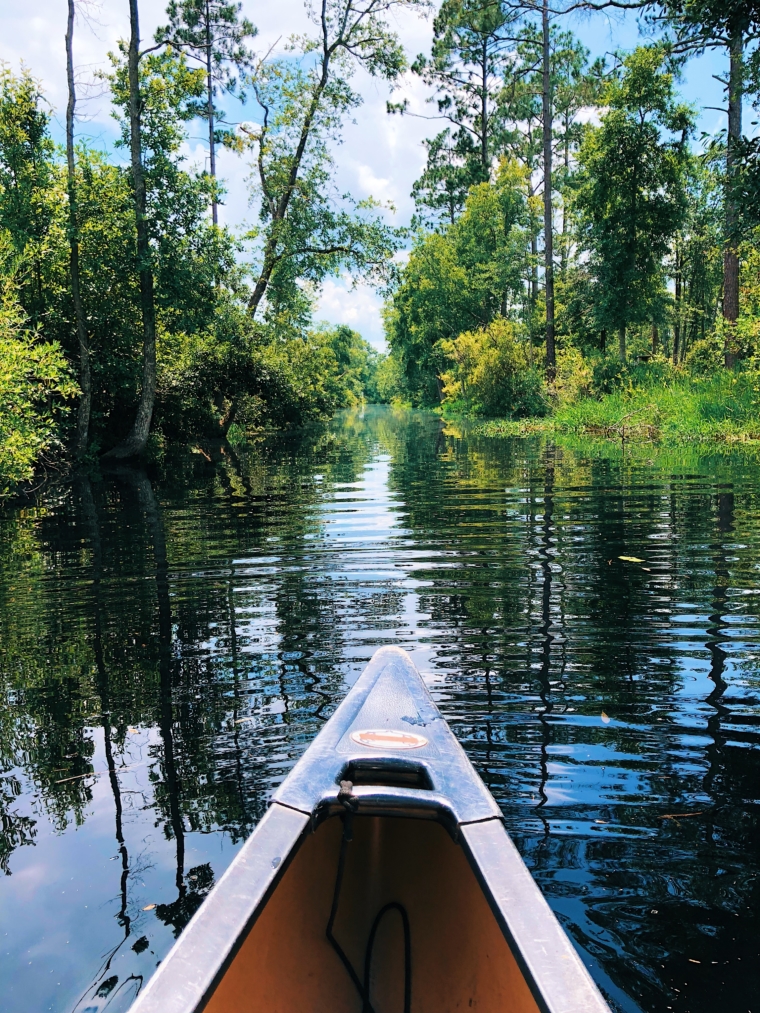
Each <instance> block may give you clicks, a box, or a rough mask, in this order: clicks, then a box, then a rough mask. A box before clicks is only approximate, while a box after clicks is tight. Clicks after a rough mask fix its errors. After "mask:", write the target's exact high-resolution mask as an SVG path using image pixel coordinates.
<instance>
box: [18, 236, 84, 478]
mask: <svg viewBox="0 0 760 1013" xmlns="http://www.w3.org/2000/svg"><path fill="white" fill-rule="evenodd" d="M0 240H1V242H0V492H3V493H4V492H7V491H8V488H9V487H10V486H12V485H13V484H14V483H18V482H23V481H27V480H28V479H30V478H32V477H33V475H34V469H35V467H36V466H37V464H38V463H39V460H40V458H41V457H42V456H43V455H45V454H50V453H53V452H54V451H55V450H57V449H59V446H60V442H59V439H60V436H59V434H60V429H59V424H58V422H59V416H60V412H61V408H62V407H63V402H64V399H69V398H73V397H74V396H75V395H76V394H77V392H78V391H77V386H76V384H75V383H74V381H73V378H72V376H71V373H70V370H69V367H68V365H67V363H66V359H65V357H64V355H63V353H62V351H61V348H60V346H59V345H58V344H57V343H55V342H44V341H40V340H38V339H37V337H36V335H35V333H34V331H33V330H30V329H29V328H28V326H27V318H26V315H25V313H24V311H23V309H22V307H21V305H20V302H19V299H18V294H19V288H20V285H19V284H18V283H17V282H16V280H15V278H14V273H15V271H14V260H15V264H18V260H17V259H16V258H15V256H14V251H13V248H12V244H11V241H10V239H9V237H8V234H7V233H3V234H2V235H1V236H0Z"/></svg>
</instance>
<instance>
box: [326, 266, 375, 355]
mask: <svg viewBox="0 0 760 1013" xmlns="http://www.w3.org/2000/svg"><path fill="white" fill-rule="evenodd" d="M382 305H383V301H382V299H381V298H380V296H379V295H378V294H377V292H375V291H374V289H371V288H370V287H369V286H368V285H357V286H356V287H355V288H352V286H351V282H350V281H349V280H348V279H343V278H341V279H335V278H328V279H327V282H326V283H325V285H324V286H323V288H322V292H321V294H320V297H319V299H318V301H317V307H316V311H315V314H314V315H315V317H316V319H317V320H324V321H326V322H327V323H329V324H346V326H348V327H351V328H352V329H353V330H355V331H358V332H359V333H360V334H361V336H362V337H363V338H364V339H365V340H366V341H369V343H370V344H371V345H374V347H375V348H377V349H379V350H380V351H385V338H384V337H383V326H382V321H381V319H380V310H381V309H382Z"/></svg>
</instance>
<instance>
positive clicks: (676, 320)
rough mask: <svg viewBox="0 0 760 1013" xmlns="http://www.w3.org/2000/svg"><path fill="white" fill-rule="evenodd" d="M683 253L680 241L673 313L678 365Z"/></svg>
mask: <svg viewBox="0 0 760 1013" xmlns="http://www.w3.org/2000/svg"><path fill="white" fill-rule="evenodd" d="M681 267H682V255H681V247H680V243H678V242H677V243H676V275H675V285H676V291H675V313H674V314H673V365H674V366H677V365H678V362H679V355H680V354H681V285H682V281H681V279H682V275H681Z"/></svg>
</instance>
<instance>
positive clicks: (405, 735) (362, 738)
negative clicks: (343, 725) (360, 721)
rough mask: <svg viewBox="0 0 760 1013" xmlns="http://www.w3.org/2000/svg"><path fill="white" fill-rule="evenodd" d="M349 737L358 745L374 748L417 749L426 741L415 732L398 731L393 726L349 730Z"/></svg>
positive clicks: (424, 744) (425, 743)
mask: <svg viewBox="0 0 760 1013" xmlns="http://www.w3.org/2000/svg"><path fill="white" fill-rule="evenodd" d="M351 738H352V739H353V740H354V742H356V743H357V745H359V746H373V747H374V748H375V749H419V748H420V746H426V745H427V741H428V740H427V739H426V738H425V736H424V735H418V734H417V733H416V732H400V731H395V730H394V729H393V728H363V729H362V730H361V731H357V732H351Z"/></svg>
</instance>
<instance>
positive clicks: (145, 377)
mask: <svg viewBox="0 0 760 1013" xmlns="http://www.w3.org/2000/svg"><path fill="white" fill-rule="evenodd" d="M129 25H130V37H129V52H128V54H127V69H128V74H129V150H130V161H131V168H132V186H133V189H134V200H135V218H136V224H137V268H138V273H139V278H140V309H141V311H142V326H143V371H142V390H141V392H140V403H139V404H138V406H137V413H136V415H135V422H134V425H133V426H132V431H131V432H130V434H129V435H128V436H127V438H126V439H125V440H124V442H123V443H120V444H119V445H118V446H117V447H114V448H113V450H109V451H108V453H107V454H106V455H105V456H106V457H118V458H124V457H135V456H137V455H138V454H141V453H142V452H143V450H144V449H145V444H146V443H147V442H148V436H149V434H150V423H151V419H152V418H153V405H154V402H155V400H156V306H155V301H154V291H153V290H154V285H153V269H152V266H151V262H150V242H149V238H148V219H147V213H146V199H145V174H144V172H143V164H142V131H141V125H140V114H141V109H140V77H139V62H140V25H139V20H138V11H137V0H129Z"/></svg>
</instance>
